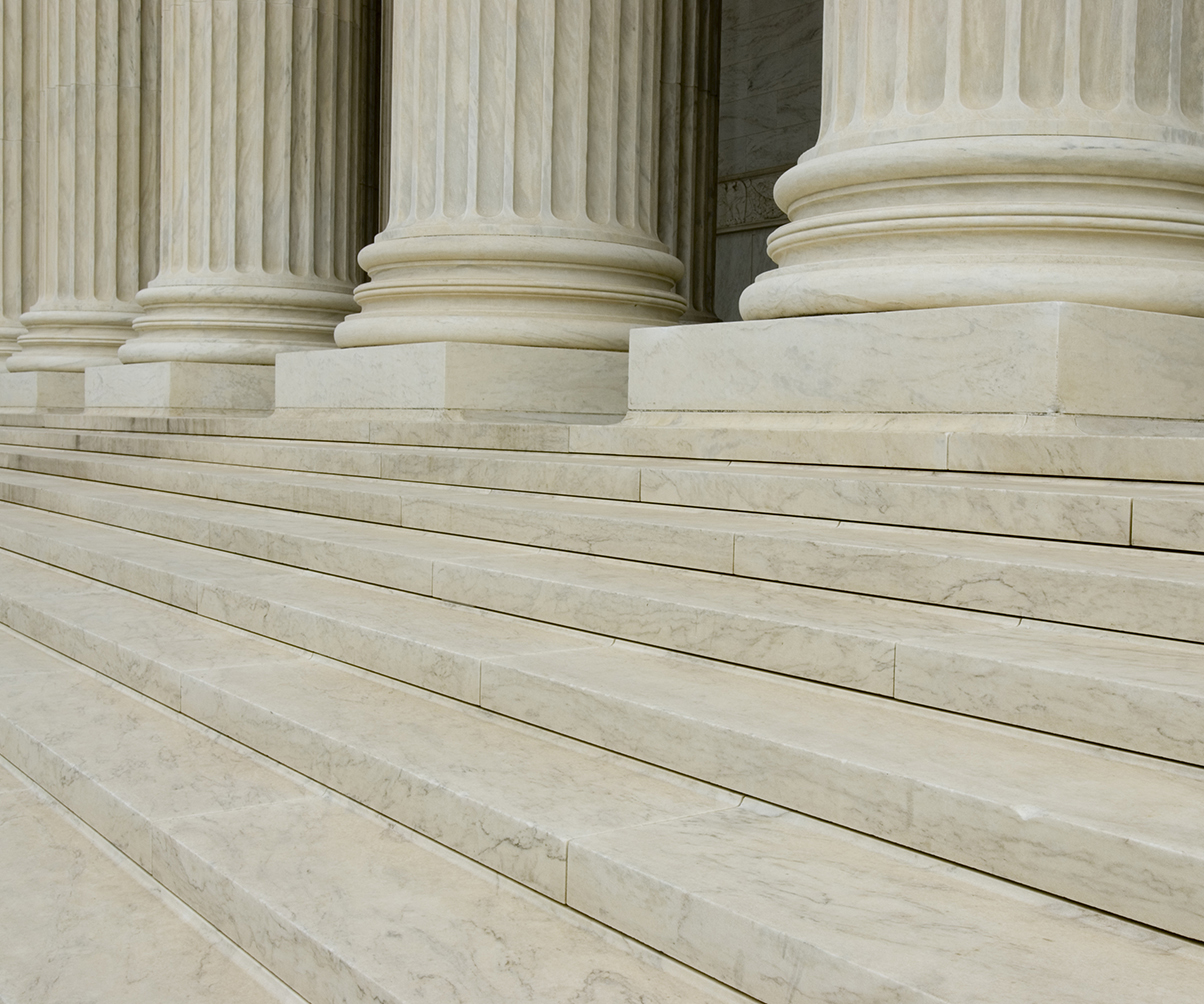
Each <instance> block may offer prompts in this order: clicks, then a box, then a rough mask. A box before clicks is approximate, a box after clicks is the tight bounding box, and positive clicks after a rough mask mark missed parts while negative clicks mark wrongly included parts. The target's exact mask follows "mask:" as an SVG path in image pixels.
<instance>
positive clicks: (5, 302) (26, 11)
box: [0, 0, 38, 365]
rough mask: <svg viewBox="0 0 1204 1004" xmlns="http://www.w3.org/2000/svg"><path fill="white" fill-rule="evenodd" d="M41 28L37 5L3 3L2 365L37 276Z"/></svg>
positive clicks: (20, 329)
mask: <svg viewBox="0 0 1204 1004" xmlns="http://www.w3.org/2000/svg"><path fill="white" fill-rule="evenodd" d="M37 26H38V7H37V0H0V32H2V35H0V365H2V364H3V363H4V361H5V360H6V359H7V358H8V357H9V356H11V355H12V354H13V352H15V351H16V349H17V338H18V337H20V336H21V335H23V334H24V333H25V327H24V325H22V324H21V321H20V318H21V314H22V313H23V312H24V311H25V309H26V308H27V307H28V306H29V301H30V299H32V294H33V287H32V280H33V278H34V276H36V275H37V271H36V268H34V267H33V264H34V263H33V262H31V261H30V260H29V258H28V257H27V254H26V252H27V250H28V251H36V247H37V245H36V243H33V241H35V240H36V236H37V198H36V191H35V190H32V184H31V183H32V182H33V180H34V179H35V178H36V177H37V172H36V170H29V169H27V166H26V161H27V159H29V158H32V157H33V156H36V153H37V108H38V93H37V81H38V74H37V62H38V60H37V40H38V33H37ZM29 166H30V167H33V166H34V165H33V164H31V165H29ZM27 186H29V187H30V189H31V191H30V192H29V193H28V194H29V195H30V196H34V197H28V196H27V194H26V191H25V189H26V187H27Z"/></svg>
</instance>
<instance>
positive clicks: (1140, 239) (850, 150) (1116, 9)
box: [741, 0, 1204, 404]
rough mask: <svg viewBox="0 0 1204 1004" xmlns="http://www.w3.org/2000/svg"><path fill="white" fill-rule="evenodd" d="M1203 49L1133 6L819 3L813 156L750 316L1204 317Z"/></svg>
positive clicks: (1167, 12)
mask: <svg viewBox="0 0 1204 1004" xmlns="http://www.w3.org/2000/svg"><path fill="white" fill-rule="evenodd" d="M1202 30H1204V29H1202V28H1201V25H1200V23H1199V22H1198V21H1197V20H1195V19H1194V17H1193V16H1191V15H1187V16H1183V17H1180V16H1179V15H1177V14H1172V10H1171V8H1170V7H1168V6H1165V5H1163V6H1157V7H1148V6H1147V5H1143V4H1139V3H1135V2H1126V3H1118V4H1108V5H1105V6H1100V7H1098V9H1097V6H1094V5H1093V6H1090V7H1082V8H1080V7H1079V6H1077V5H1069V4H1065V3H1053V4H1045V5H1041V6H1040V7H1034V6H1032V5H1031V4H1028V3H1025V2H1024V0H1007V2H1006V3H1004V4H998V5H995V6H993V7H990V8H988V7H984V6H980V5H977V4H975V5H970V6H966V5H964V4H963V3H962V2H961V0H932V2H925V3H921V4H915V3H904V2H903V0H891V2H885V3H881V4H873V5H868V6H867V5H865V4H862V3H859V2H855V0H835V2H832V3H829V4H828V6H827V8H826V18H825V25H824V64H825V67H824V111H823V123H822V127H821V130H820V135H819V141H818V143H817V145H816V146H815V147H814V148H813V149H812V150H810V151H808V152H807V153H806V154H804V155H803V156H802V157H801V158H800V159H799V163H798V165H797V166H796V167H793V168H791V169H790V170H789V171H787V172H786V174H784V175H783V176H782V178H781V179H779V181H778V183H777V187H776V189H775V196H776V200H777V203H778V205H779V206H780V207H781V208H782V209H783V210H784V211H785V212H787V214H788V215H789V217H790V222H789V223H786V224H784V225H783V226H782V227H780V228H779V229H778V230H777V231H776V232H775V233H774V235H773V236H772V238H771V239H770V242H769V250H770V255H771V257H772V258H773V259H774V261H775V262H776V263H777V265H778V268H777V269H775V270H773V271H771V272H767V273H764V274H762V275H761V276H760V277H758V280H757V281H756V282H755V283H754V284H753V285H752V286H751V287H749V288H748V289H747V290H746V291H745V293H744V295H743V296H742V298H741V311H742V313H743V315H744V316H745V317H746V318H749V319H758V318H769V317H787V316H798V315H804V314H825V313H849V312H860V311H875V310H900V309H914V308H925V307H944V306H956V305H975V304H988V303H1010V302H1015V301H1017V300H1024V301H1030V302H1031V301H1045V300H1074V301H1077V302H1080V303H1094V304H1100V305H1107V306H1113V307H1126V308H1135V309H1141V310H1149V311H1157V312H1161V313H1168V314H1187V315H1192V316H1201V315H1204V295H1202V294H1201V292H1200V290H1201V289H1204V283H1201V282H1200V281H1198V279H1199V277H1200V274H1201V269H1204V202H1201V195H1200V191H1199V189H1198V185H1197V179H1198V177H1199V175H1200V171H1201V168H1202V166H1204V160H1202V159H1201V149H1202V147H1204V106H1201V104H1200V101H1199V97H1198V95H1199V87H1200V82H1199V76H1198V70H1197V68H1196V67H1197V66H1198V59H1197V53H1198V52H1199V50H1200V45H1201V41H1202V36H1201V31H1202ZM1172 51H1173V52H1175V53H1178V55H1177V56H1176V57H1175V60H1173V61H1172V60H1170V57H1169V55H1168V54H1169V53H1170V52H1172ZM1103 371H1104V375H1105V377H1107V376H1108V373H1107V368H1106V367H1103ZM1148 403H1151V404H1153V403H1154V402H1148Z"/></svg>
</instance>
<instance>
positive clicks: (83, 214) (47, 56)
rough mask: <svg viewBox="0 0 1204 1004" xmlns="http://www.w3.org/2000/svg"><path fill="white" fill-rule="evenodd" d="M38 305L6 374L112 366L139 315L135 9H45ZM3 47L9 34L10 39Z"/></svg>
mask: <svg viewBox="0 0 1204 1004" xmlns="http://www.w3.org/2000/svg"><path fill="white" fill-rule="evenodd" d="M40 17H41V21H40V29H41V44H40V50H41V53H40V58H41V111H40V137H39V146H40V157H39V162H38V166H37V181H38V190H37V195H38V203H39V209H40V212H39V219H40V230H41V254H40V256H39V268H38V276H37V288H38V296H37V299H36V301H35V302H34V303H33V305H32V306H31V307H30V309H29V311H28V312H27V313H26V314H24V315H23V317H22V318H21V321H22V323H23V324H24V326H25V328H26V329H27V331H26V333H25V334H23V335H21V336H20V339H19V342H18V344H19V346H20V351H19V352H17V354H16V355H13V356H10V357H9V360H8V364H7V365H8V369H9V370H11V371H13V372H32V371H58V372H78V371H82V370H83V369H84V368H85V367H87V366H100V365H107V364H112V363H116V362H117V349H118V347H119V346H120V345H121V344H122V343H123V342H124V341H125V340H126V338H128V337H129V336H130V334H131V327H130V325H131V322H132V321H133V319H134V317H135V316H136V314H137V313H138V307H137V305H136V304H135V303H134V295H135V294H136V293H137V292H138V280H139V256H140V232H139V203H140V199H141V194H140V182H139V159H140V155H141V154H140V141H141V106H140V101H141V62H142V52H141V48H142V39H141V30H142V25H141V2H140V0H42V2H41V4H40ZM6 39H7V32H6Z"/></svg>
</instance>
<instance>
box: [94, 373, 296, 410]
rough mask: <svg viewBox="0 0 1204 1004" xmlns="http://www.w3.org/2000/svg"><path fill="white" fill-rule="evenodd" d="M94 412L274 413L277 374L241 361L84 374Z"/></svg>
mask: <svg viewBox="0 0 1204 1004" xmlns="http://www.w3.org/2000/svg"><path fill="white" fill-rule="evenodd" d="M84 377H85V383H84V406H85V407H86V408H87V409H88V410H89V411H120V412H123V413H135V414H136V413H139V412H143V413H145V412H153V413H167V414H170V413H180V412H185V413H186V412H195V411H220V412H230V411H271V409H272V404H273V392H274V390H275V383H276V377H275V370H274V368H273V367H271V366H247V365H242V364H237V363H185V362H163V363H138V364H137V365H134V366H96V367H91V368H89V369H88V370H86V371H85V372H84Z"/></svg>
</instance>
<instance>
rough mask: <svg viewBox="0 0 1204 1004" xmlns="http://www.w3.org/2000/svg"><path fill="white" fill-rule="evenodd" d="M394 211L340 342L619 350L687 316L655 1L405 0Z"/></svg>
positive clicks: (397, 75)
mask: <svg viewBox="0 0 1204 1004" xmlns="http://www.w3.org/2000/svg"><path fill="white" fill-rule="evenodd" d="M393 18H394V23H393V28H394V33H393V40H392V42H393V62H392V69H391V82H392V95H391V110H392V130H391V132H392V135H391V137H390V143H391V163H390V171H389V175H390V177H389V194H390V201H389V205H390V215H389V222H388V225H387V226H386V228H385V229H384V231H383V232H382V233H381V234H380V235H379V236H378V237H377V239H376V241H375V243H374V244H372V245H370V246H369V247H367V248H365V249H364V251H363V252H362V253H361V255H360V262H361V264H362V265H363V266H364V268H365V269H366V270H367V272H368V273H369V275H370V276H371V282H369V283H368V284H367V285H366V286H364V287H361V289H360V290H359V291H358V292H357V300H358V301H359V303H360V305H361V307H362V308H363V309H362V312H361V313H360V314H359V315H356V316H353V317H349V318H348V319H347V321H346V322H345V323H344V324H343V325H342V326H340V328H339V330H338V332H337V333H336V340H337V342H338V344H339V345H340V346H364V345H382V344H397V343H404V342H423V341H476V342H497V343H503V344H516V345H545V346H566V347H587V348H607V349H622V348H625V347H626V344H627V334H628V332H629V331H630V329H631V328H632V326H633V325H643V324H662V323H668V322H671V321H672V320H674V319H675V318H676V317H677V316H678V315H679V314H680V313H681V310H682V301H681V298H680V297H678V296H677V295H676V294H674V292H673V285H674V283H675V281H676V280H677V278H678V277H679V275H680V274H681V266H680V264H679V263H677V261H676V260H675V259H674V258H673V257H672V256H671V255H670V254H668V253H667V251H666V249H665V246H664V245H663V244H662V243H661V241H660V240H658V239H657V237H656V228H657V205H656V202H657V157H658V152H659V100H658V80H659V62H660V4H659V3H658V2H656V0H398V2H397V3H396V5H395V7H394V11H393Z"/></svg>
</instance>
